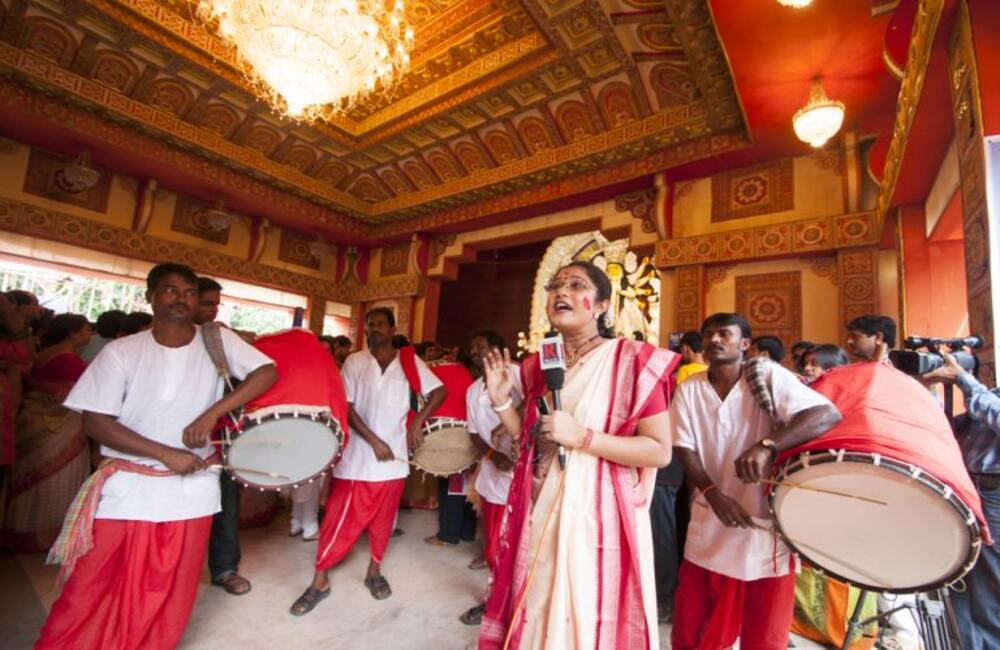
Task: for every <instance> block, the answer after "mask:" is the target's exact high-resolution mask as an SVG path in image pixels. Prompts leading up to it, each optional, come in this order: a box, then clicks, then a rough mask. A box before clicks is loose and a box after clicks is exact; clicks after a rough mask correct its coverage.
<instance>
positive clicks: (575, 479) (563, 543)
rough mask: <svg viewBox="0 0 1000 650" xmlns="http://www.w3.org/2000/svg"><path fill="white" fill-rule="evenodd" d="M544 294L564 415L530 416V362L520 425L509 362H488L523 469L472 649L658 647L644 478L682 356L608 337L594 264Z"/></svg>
mask: <svg viewBox="0 0 1000 650" xmlns="http://www.w3.org/2000/svg"><path fill="white" fill-rule="evenodd" d="M547 289H548V292H549V297H548V303H547V312H548V317H549V321H550V322H551V323H552V325H553V327H555V328H556V329H557V330H558V331H559V332H560V333H561V334H562V335H563V337H564V339H565V341H566V349H567V354H566V362H567V371H566V381H565V385H564V387H563V390H562V393H561V397H562V410H560V411H557V412H555V413H554V414H553V415H551V416H541V417H540V416H539V415H538V410H537V401H538V398H539V397H542V396H544V395H545V393H546V386H545V381H544V378H543V376H542V372H541V369H540V362H539V358H538V355H532V356H531V357H529V358H528V359H527V360H525V362H524V364H523V365H522V368H521V377H522V382H523V386H524V391H525V400H524V404H525V405H526V407H525V409H524V416H523V418H522V416H521V415H520V414H518V413H517V412H516V411H514V410H513V409H511V408H510V407H509V402H508V401H507V396H508V395H509V392H510V386H509V384H510V383H511V378H510V376H509V374H510V371H509V370H508V369H507V363H506V362H507V361H509V355H508V354H507V353H506V351H505V355H504V359H501V357H500V355H499V353H498V352H496V351H494V353H493V354H492V355H490V357H489V358H488V359H487V370H486V376H487V386H488V390H489V393H490V399H491V401H492V402H493V406H494V409H495V410H496V411H497V412H498V413H499V414H500V417H501V419H502V421H503V423H504V426H505V428H506V429H507V431H509V432H510V433H511V435H514V436H515V437H519V438H520V457H519V458H518V461H517V465H516V468H515V473H514V481H513V483H512V485H511V489H510V496H509V498H508V502H507V509H506V513H505V518H504V522H503V524H502V528H501V541H500V553H501V561H500V568H499V570H498V571H497V573H496V575H495V576H493V577H492V578H491V582H492V584H491V586H490V595H489V598H488V601H487V609H486V614H485V616H484V618H483V624H482V631H481V635H480V641H479V644H480V648H489V649H492V648H507V647H510V648H526V649H527V648H531V649H536V648H547V647H560V648H567V649H572V648H606V649H612V648H622V649H626V648H627V649H629V650H631V649H639V648H658V647H659V638H658V632H657V626H656V620H657V616H656V593H655V584H654V580H653V575H654V571H653V547H652V533H651V530H650V521H649V516H648V514H647V513H648V509H649V503H650V498H651V496H652V491H653V485H654V479H655V473H656V472H655V469H654V468H657V467H662V466H664V465H666V464H667V463H668V462H669V461H670V450H671V442H670V437H669V426H668V421H667V413H666V406H667V403H668V398H669V391H670V389H671V387H672V379H671V375H672V372H673V370H674V368H675V367H676V366H677V364H678V363H679V361H680V358H679V356H678V355H675V354H673V353H672V352H668V351H666V350H661V349H658V348H656V347H654V346H652V345H649V344H646V343H639V342H635V341H627V340H624V339H610V338H609V337H608V332H607V331H606V330H605V329H604V328H603V326H602V321H603V318H604V313H605V312H606V310H607V309H608V304H609V298H610V294H611V285H610V282H609V280H608V278H607V276H606V275H605V274H604V273H603V272H602V271H601V270H600V269H599V268H597V267H596V266H594V265H592V264H586V263H573V264H570V265H568V266H566V267H564V268H562V269H560V270H559V271H558V272H557V273H556V275H555V277H554V278H553V279H552V282H551V283H550V284H549V286H548V287H547ZM550 403H551V399H550ZM556 443H558V444H561V445H562V446H563V447H564V448H565V450H566V452H567V461H566V467H565V470H561V469H560V466H559V463H558V462H555V460H554V459H555V457H556Z"/></svg>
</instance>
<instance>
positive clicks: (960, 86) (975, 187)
mask: <svg viewBox="0 0 1000 650" xmlns="http://www.w3.org/2000/svg"><path fill="white" fill-rule="evenodd" d="M948 64H949V67H950V69H951V80H952V88H951V93H952V107H953V111H954V117H955V144H956V147H957V149H958V167H959V177H960V182H961V190H962V221H963V230H964V241H965V277H966V285H967V293H968V298H969V329H970V331H971V332H972V333H974V334H979V335H980V336H982V337H983V339H984V345H983V348H982V350H981V351H980V352H979V357H980V363H981V372H980V376H981V377H982V379H983V380H984V381H986V382H988V383H989V385H991V386H992V385H993V384H994V382H995V381H996V368H995V359H994V358H993V357H994V354H993V343H994V341H993V336H994V323H995V321H994V314H993V304H994V299H993V295H994V294H993V292H994V291H996V290H997V289H998V288H997V287H993V285H992V279H991V275H992V274H991V268H992V265H994V264H997V261H996V260H993V259H992V255H993V253H995V252H996V251H995V250H994V251H991V245H990V240H991V239H992V238H993V237H995V234H993V233H991V230H994V232H995V228H996V224H991V223H990V214H989V206H988V205H987V203H986V184H987V182H988V179H987V178H986V161H985V152H984V146H985V145H984V142H983V125H982V103H981V99H980V96H979V72H978V65H977V62H976V53H975V49H974V48H973V43H972V31H971V25H970V23H969V12H968V7H967V6H966V3H965V2H961V3H960V11H959V17H958V20H956V21H955V31H954V33H953V34H952V36H951V41H950V44H949V47H948Z"/></svg>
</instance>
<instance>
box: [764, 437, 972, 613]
mask: <svg viewBox="0 0 1000 650" xmlns="http://www.w3.org/2000/svg"><path fill="white" fill-rule="evenodd" d="M876 456H878V458H879V462H878V466H880V467H881V466H885V467H887V468H888V469H890V470H891V471H894V472H896V473H898V474H902V475H904V476H906V477H908V478H910V479H913V480H915V481H917V482H918V483H919V484H921V485H922V486H923V487H924V488H926V489H929V490H933V491H934V492H935V493H936V494H937V496H939V497H941V498H943V499H944V500H945V502H947V503H948V504H949V505H950V506H951V507H952V508H953V509H954V510H955V511H956V512H957V513H958V515H959V517H960V518H961V520H962V522H963V523H964V524H965V525H966V527H967V528H968V529H969V532H970V539H971V540H972V543H971V544H970V548H969V550H968V551H967V553H966V557H965V561H964V562H962V564H961V565H959V568H958V569H957V570H956V571H955V572H953V573H952V574H951V575H949V576H947V577H946V578H944V579H942V580H939V581H936V582H932V583H927V584H924V585H919V586H916V587H905V588H899V587H882V586H878V585H870V584H867V583H864V582H861V581H859V580H855V579H852V578H847V577H845V576H842V575H840V574H839V573H837V572H835V571H831V570H829V569H827V568H826V567H824V566H823V565H821V564H819V563H818V562H816V561H815V560H814V559H813V558H812V556H811V555H810V554H809V553H808V552H806V551H802V550H800V549H799V548H798V547H797V546H795V544H793V543H792V542H791V541H790V540H789V539H788V536H787V535H786V534H785V530H784V528H783V527H782V526H781V521H780V520H779V519H778V515H777V513H776V512H775V510H774V508H775V494H776V492H777V487H779V486H774V487H772V488H771V489H770V490H769V491H768V496H767V503H768V512H769V513H770V515H771V521H772V523H774V526H775V529H776V530H777V532H778V535H779V536H780V537H781V541H782V542H783V543H784V544H785V545H786V546H788V548H789V549H790V550H791V551H792V552H793V553H795V554H796V555H798V556H800V557H802V558H805V559H806V560H807V561H808V562H809V564H810V565H812V566H813V567H814V568H816V569H817V570H818V571H821V572H822V573H824V574H825V575H828V576H831V577H833V578H836V579H837V580H840V581H841V582H844V583H847V584H849V585H851V586H854V587H857V588H859V589H864V590H866V591H874V592H882V593H889V594H913V593H923V592H928V591H933V590H935V589H940V588H942V587H947V586H949V585H951V584H954V583H955V582H957V581H958V580H960V579H962V577H964V576H965V575H966V574H967V573H968V572H969V571H970V570H971V569H972V567H973V565H974V564H975V563H976V561H977V560H978V559H979V552H980V548H981V547H982V531H981V530H980V527H979V520H978V519H976V517H975V514H974V513H973V512H972V509H971V508H969V506H967V505H966V504H965V502H963V501H962V500H960V499H959V498H958V496H957V495H956V494H955V491H954V490H952V489H951V488H950V487H949V486H948V485H947V484H946V483H945V482H943V481H941V480H940V479H939V478H937V477H936V476H933V475H931V474H929V473H928V472H927V471H926V470H924V469H923V468H922V467H920V468H918V469H920V475H919V476H917V477H913V476H912V475H911V472H910V471H909V469H910V468H911V467H917V466H916V465H912V464H910V463H907V462H905V461H901V460H898V459H896V458H892V457H891V456H882V455H881V454H874V453H872V452H865V451H847V450H824V451H815V452H810V451H807V452H803V453H801V454H798V455H797V456H794V457H792V458H789V459H788V460H787V461H786V462H785V463H784V464H783V465H782V467H781V469H780V470H779V471H777V472H776V474H775V478H776V480H778V481H783V480H785V479H786V478H789V477H790V476H791V475H792V474H795V472H796V471H797V470H798V469H800V468H803V467H809V466H811V465H822V464H826V463H836V462H844V461H850V462H860V463H862V464H866V465H875V464H876V463H875V462H874V461H875V457H876ZM790 470H791V471H790ZM945 488H947V489H948V490H949V491H950V492H951V494H949V495H948V496H947V497H945V495H944V492H945ZM967 515H968V516H967ZM970 518H971V520H972V523H969V519H970Z"/></svg>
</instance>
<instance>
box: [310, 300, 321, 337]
mask: <svg viewBox="0 0 1000 650" xmlns="http://www.w3.org/2000/svg"><path fill="white" fill-rule="evenodd" d="M307 307H308V309H309V325H308V327H309V329H311V330H312V331H313V332H315V333H316V335H317V336H321V335H322V334H323V322H324V320H325V318H326V299H325V298H323V297H322V296H309V302H308V303H307Z"/></svg>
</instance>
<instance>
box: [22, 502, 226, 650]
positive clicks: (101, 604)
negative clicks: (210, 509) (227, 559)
mask: <svg viewBox="0 0 1000 650" xmlns="http://www.w3.org/2000/svg"><path fill="white" fill-rule="evenodd" d="M211 529H212V518H211V517H198V518H197V519H186V520H182V521H167V522H150V521H130V520H118V519H98V520H96V521H95V522H94V546H93V548H92V549H91V550H90V552H89V553H87V554H86V555H84V556H83V557H82V558H80V560H79V562H77V565H76V569H75V570H74V571H73V573H72V574H71V575H70V577H69V580H68V581H67V582H66V585H65V586H64V587H63V590H62V593H61V594H60V596H59V599H58V600H56V602H55V604H54V605H53V606H52V611H51V612H50V613H49V617H48V620H46V621H45V625H44V626H43V627H42V633H41V637H40V638H39V639H38V642H37V643H36V645H35V648H36V649H40V648H109V649H115V650H119V649H125V648H143V650H151V649H156V648H173V647H175V646H176V645H177V642H178V641H179V640H180V638H181V635H182V634H183V633H184V628H185V627H187V623H188V618H189V617H190V616H191V609H192V608H193V607H194V601H195V596H197V594H198V583H199V582H200V580H201V569H202V565H203V564H204V562H205V553H206V552H207V551H208V536H209V532H210V531H211Z"/></svg>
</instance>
